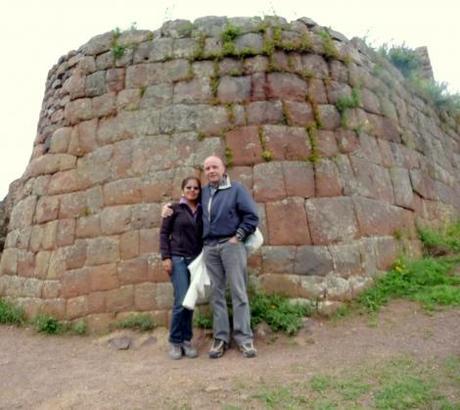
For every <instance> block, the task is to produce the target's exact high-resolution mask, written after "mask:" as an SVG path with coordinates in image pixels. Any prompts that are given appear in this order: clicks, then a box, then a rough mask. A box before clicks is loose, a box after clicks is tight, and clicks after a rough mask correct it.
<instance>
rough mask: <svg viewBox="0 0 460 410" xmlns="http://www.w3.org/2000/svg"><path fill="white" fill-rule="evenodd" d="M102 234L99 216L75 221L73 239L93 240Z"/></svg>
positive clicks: (83, 217)
mask: <svg viewBox="0 0 460 410" xmlns="http://www.w3.org/2000/svg"><path fill="white" fill-rule="evenodd" d="M101 234H102V231H101V222H100V215H89V216H82V217H80V218H78V219H77V226H76V228H75V237H77V238H95V237H97V236H100V235H101Z"/></svg>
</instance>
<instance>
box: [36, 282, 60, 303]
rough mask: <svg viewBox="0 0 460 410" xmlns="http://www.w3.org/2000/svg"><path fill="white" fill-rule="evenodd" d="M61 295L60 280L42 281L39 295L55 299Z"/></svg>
mask: <svg viewBox="0 0 460 410" xmlns="http://www.w3.org/2000/svg"><path fill="white" fill-rule="evenodd" d="M60 296H61V282H60V281H58V280H45V281H43V288H42V294H41V297H42V298H44V299H57V298H59V297H60Z"/></svg>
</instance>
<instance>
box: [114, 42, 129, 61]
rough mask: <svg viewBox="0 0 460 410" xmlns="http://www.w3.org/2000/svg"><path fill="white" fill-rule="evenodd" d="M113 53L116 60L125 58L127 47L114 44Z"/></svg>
mask: <svg viewBox="0 0 460 410" xmlns="http://www.w3.org/2000/svg"><path fill="white" fill-rule="evenodd" d="M111 51H112V55H113V58H114V59H115V60H118V59H120V58H121V57H123V55H124V54H125V51H126V47H125V46H122V45H120V44H114V45H112V49H111Z"/></svg>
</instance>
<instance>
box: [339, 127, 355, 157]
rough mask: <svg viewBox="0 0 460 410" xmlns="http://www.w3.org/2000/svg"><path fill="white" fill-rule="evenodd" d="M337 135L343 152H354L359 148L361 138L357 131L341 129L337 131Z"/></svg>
mask: <svg viewBox="0 0 460 410" xmlns="http://www.w3.org/2000/svg"><path fill="white" fill-rule="evenodd" d="M335 135H336V137H337V145H338V147H339V150H340V152H341V153H342V154H348V153H350V152H354V151H356V150H357V149H358V148H359V140H358V137H357V135H356V132H355V131H351V130H343V129H340V130H337V131H336V132H335Z"/></svg>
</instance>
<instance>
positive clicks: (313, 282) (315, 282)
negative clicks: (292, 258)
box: [298, 275, 327, 307]
mask: <svg viewBox="0 0 460 410" xmlns="http://www.w3.org/2000/svg"><path fill="white" fill-rule="evenodd" d="M299 285H300V286H299V291H298V293H299V296H300V297H302V298H306V299H309V300H312V301H315V302H316V303H317V304H318V307H319V306H321V304H322V303H324V302H321V300H323V299H325V298H326V295H327V287H326V282H325V280H324V277H323V276H315V275H312V276H310V275H308V276H300V277H299Z"/></svg>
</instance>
